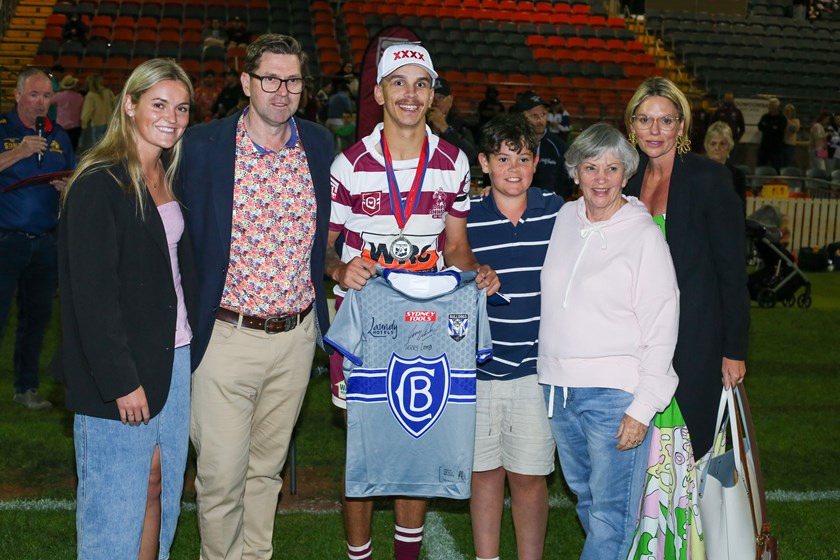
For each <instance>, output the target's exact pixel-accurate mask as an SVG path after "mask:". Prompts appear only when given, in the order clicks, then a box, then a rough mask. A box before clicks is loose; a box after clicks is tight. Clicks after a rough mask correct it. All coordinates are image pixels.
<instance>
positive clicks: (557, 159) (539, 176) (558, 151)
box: [513, 92, 572, 200]
mask: <svg viewBox="0 0 840 560" xmlns="http://www.w3.org/2000/svg"><path fill="white" fill-rule="evenodd" d="M513 110H514V111H516V112H519V113H522V114H523V115H525V118H527V119H528V121H529V122H530V123H531V126H533V127H534V132H536V134H537V139H538V141H539V145H538V146H537V158H538V159H537V172H536V173H535V174H534V181H533V183H532V186H534V187H539V188H541V189H543V190H546V191H551V192H553V193H555V194H559V195H560V196H562V197H563V200H569V198H571V196H572V182H571V181H570V180H569V176H568V175H567V174H566V170H565V168H564V164H563V161H564V158H565V156H566V143H565V142H563V140H561V139H560V137H559V136H557V135H556V134H552V133H551V132H549V131H548V104H547V103H546V102H545V101H544V100H543V98H542V97H540V96H539V95H537V94H536V93H533V92H529V93H526V94H524V95H520V96H519V101H518V102H517V103H516V105H515V106H514V109H513Z"/></svg>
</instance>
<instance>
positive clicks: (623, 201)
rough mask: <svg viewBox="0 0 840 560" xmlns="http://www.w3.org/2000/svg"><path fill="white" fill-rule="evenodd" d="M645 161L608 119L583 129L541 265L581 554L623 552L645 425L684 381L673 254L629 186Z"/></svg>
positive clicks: (543, 357)
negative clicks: (677, 351) (678, 369)
mask: <svg viewBox="0 0 840 560" xmlns="http://www.w3.org/2000/svg"><path fill="white" fill-rule="evenodd" d="M638 162H639V156H638V154H637V152H636V150H634V149H633V148H632V147H631V146H630V145H629V144H628V143H627V141H626V140H625V139H624V137H623V136H622V135H621V133H620V132H619V131H618V130H616V129H615V128H613V127H612V126H610V125H607V124H603V123H602V124H596V125H594V126H592V127H590V128H588V129H587V130H586V131H584V132H583V133H582V134H581V135H580V136H578V138H577V139H576V140H575V142H574V143H573V144H572V145H571V147H570V148H569V150H568V151H567V152H566V170H567V171H568V173H569V176H570V177H572V179H573V180H574V181H575V183H577V184H578V185H579V186H580V189H581V192H582V195H583V196H582V197H581V198H580V199H578V200H576V201H574V202H570V203H567V204H565V205H563V207H562V208H561V209H560V213H559V214H558V216H557V221H556V223H555V225H554V231H553V232H552V236H551V241H550V242H549V247H548V252H547V254H546V259H545V264H544V266H543V270H542V276H541V282H542V290H541V291H542V311H541V319H540V321H541V322H540V334H539V341H540V349H539V357H538V361H537V372H538V376H539V381H540V383H542V384H544V385H545V395H546V401H547V403H548V414H549V418H550V423H551V428H552V432H553V433H554V439H555V442H556V443H557V453H558V455H559V456H560V465H561V467H562V470H563V476H564V477H565V479H566V482H567V483H568V485H569V488H571V490H572V492H574V493H575V495H576V496H577V499H578V503H577V514H578V518H579V519H580V522H581V524H582V525H583V528H584V531H585V532H586V542H585V544H584V548H583V552H582V554H581V558H582V559H598V560H614V559H623V558H626V556H627V552H628V550H629V549H630V545H631V543H632V539H633V531H634V528H635V521H636V514H637V512H638V507H639V501H640V499H641V495H642V488H643V485H644V472H645V469H646V467H647V457H648V450H649V445H650V441H649V440H650V438H649V437H648V435H647V433H648V427H649V426H650V424H651V421H652V419H653V416H654V414H656V413H657V412H658V411H661V410H663V409H664V408H665V407H666V406H667V405H668V404H669V403H670V402H671V397H672V396H673V394H674V391H675V389H676V387H677V375H676V373H675V372H674V368H673V367H672V365H671V361H672V358H673V355H674V348H675V346H676V343H677V325H678V319H679V290H678V289H677V280H676V276H675V274H674V266H673V264H672V262H671V256H670V253H669V252H668V246H667V245H666V243H665V239H664V238H663V236H662V232H661V231H660V229H659V227H658V226H657V225H656V224H655V223H654V222H653V220H652V219H651V217H650V213H649V212H648V211H647V209H646V208H645V206H644V205H643V204H642V203H641V202H639V200H638V199H636V198H634V197H629V196H624V195H622V192H621V191H622V189H623V188H624V186H625V185H626V184H627V180H628V179H629V178H630V177H631V176H632V175H633V173H635V171H636V167H637V166H638Z"/></svg>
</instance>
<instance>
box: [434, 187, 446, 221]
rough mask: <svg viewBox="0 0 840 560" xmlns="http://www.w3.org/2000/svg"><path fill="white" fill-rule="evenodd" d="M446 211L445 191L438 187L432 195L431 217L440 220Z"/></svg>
mask: <svg viewBox="0 0 840 560" xmlns="http://www.w3.org/2000/svg"><path fill="white" fill-rule="evenodd" d="M445 212H446V193H444V192H443V189H442V188H438V190H436V191H435V194H433V195H432V211H431V215H432V218H434V219H436V220H440V219H441V218H443V215H444V213H445Z"/></svg>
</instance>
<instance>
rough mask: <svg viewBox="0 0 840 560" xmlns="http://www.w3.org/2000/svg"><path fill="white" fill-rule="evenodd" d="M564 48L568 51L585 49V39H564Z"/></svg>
mask: <svg viewBox="0 0 840 560" xmlns="http://www.w3.org/2000/svg"><path fill="white" fill-rule="evenodd" d="M566 46H567V47H569V48H570V49H584V48H586V39H584V38H583V37H569V38H567V39H566Z"/></svg>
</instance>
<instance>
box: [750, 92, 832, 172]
mask: <svg viewBox="0 0 840 560" xmlns="http://www.w3.org/2000/svg"><path fill="white" fill-rule="evenodd" d="M780 107H781V103H780V102H779V100H778V99H777V98H775V97H771V98H770V99H768V100H767V112H766V113H764V115H763V116H762V117H761V120H759V121H758V130H760V131H761V143H760V144H759V145H758V165H769V166H772V167H775V168H776V171H778V170H779V169H781V168H782V161H783V159H784V151H785V129H786V128H787V119H786V118H785V116H784V115H783V114H782V112H781V111H780V110H779V108H780ZM826 117H827V116H826ZM822 135H823V139H822V140H823V142H825V130H823V131H822ZM823 149H825V147H824V145H823ZM823 157H824V158H825V157H827V152H826V155H825V156H823ZM822 169H825V165H823V167H822Z"/></svg>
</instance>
